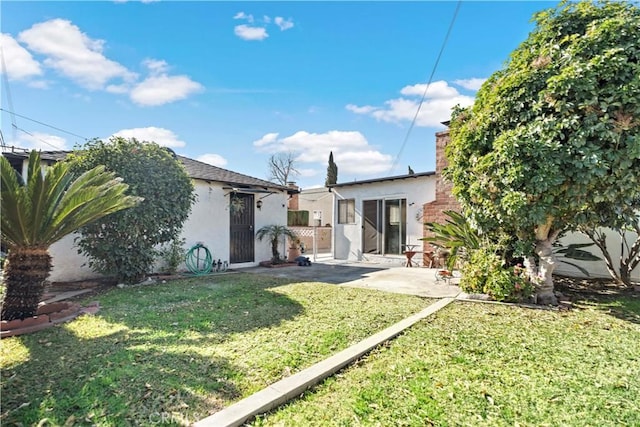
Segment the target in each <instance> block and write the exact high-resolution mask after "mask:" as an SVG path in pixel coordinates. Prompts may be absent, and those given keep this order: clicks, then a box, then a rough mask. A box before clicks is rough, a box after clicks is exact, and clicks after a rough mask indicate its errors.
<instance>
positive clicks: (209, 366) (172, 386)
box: [0, 327, 242, 425]
mask: <svg viewBox="0 0 640 427" xmlns="http://www.w3.org/2000/svg"><path fill="white" fill-rule="evenodd" d="M153 332H154V331H150V333H153ZM20 339H21V340H22V342H23V343H24V345H25V346H26V347H27V348H28V349H29V354H30V356H29V360H28V361H26V362H25V363H22V364H20V365H18V366H15V367H12V368H8V369H3V370H2V415H1V416H0V420H1V423H2V425H12V424H14V423H15V424H17V425H36V424H38V425H40V424H39V423H40V422H41V421H42V420H43V419H45V418H46V419H48V420H49V423H48V424H47V423H45V424H44V425H63V424H65V425H67V424H69V425H75V424H77V423H80V424H84V423H89V424H108V425H151V424H157V423H158V422H159V420H160V418H162V419H165V420H172V421H174V422H180V420H184V422H185V423H186V424H188V423H189V422H194V421H196V420H197V418H199V417H200V416H201V415H202V414H203V413H204V414H209V413H214V412H217V411H218V410H220V409H222V408H223V407H224V406H225V405H226V404H227V402H229V401H230V400H234V399H236V398H238V397H239V396H240V392H239V391H238V389H237V388H236V386H235V384H234V380H235V379H236V378H237V377H238V376H241V375H242V373H241V369H240V368H239V367H237V366H234V365H233V364H231V363H230V362H229V360H227V359H226V358H221V357H204V356H202V355H200V354H197V353H196V352H193V351H184V352H176V351H166V350H165V349H163V346H162V345H161V344H162V341H163V340H158V339H153V338H150V337H149V334H145V333H131V332H130V331H120V332H117V333H114V334H111V335H108V336H103V337H99V338H94V339H79V338H78V337H76V336H75V335H74V334H73V333H72V332H71V331H69V330H67V329H65V328H63V327H56V328H53V329H51V330H47V331H43V332H39V333H36V334H32V335H25V336H23V337H21V338H20ZM193 344H195V343H192V345H193ZM203 344H204V343H203ZM194 411H197V412H198V414H199V415H198V417H196V416H192V415H191V414H193V413H194ZM69 420H72V421H71V422H70V421H69ZM74 420H75V421H74Z"/></svg>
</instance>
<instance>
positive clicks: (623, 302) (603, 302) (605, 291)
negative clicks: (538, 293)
mask: <svg viewBox="0 0 640 427" xmlns="http://www.w3.org/2000/svg"><path fill="white" fill-rule="evenodd" d="M554 281H555V283H556V286H557V288H558V289H559V290H560V291H561V292H562V293H564V294H566V295H570V296H571V298H572V299H573V300H574V301H580V302H581V303H584V304H586V305H589V306H593V307H596V308H597V309H598V310H601V311H603V312H605V313H607V314H609V315H611V316H614V317H617V318H619V319H622V320H626V321H629V322H633V323H637V324H640V298H639V297H640V295H639V294H638V292H634V291H632V290H630V289H628V288H625V287H623V286H621V285H619V284H617V283H615V282H614V281H612V280H611V279H576V278H571V277H562V276H559V277H554Z"/></svg>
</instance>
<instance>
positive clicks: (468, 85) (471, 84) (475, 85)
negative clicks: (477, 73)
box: [453, 77, 487, 90]
mask: <svg viewBox="0 0 640 427" xmlns="http://www.w3.org/2000/svg"><path fill="white" fill-rule="evenodd" d="M486 81H487V79H479V78H476V77H474V78H471V79H462V80H454V81H453V82H454V83H455V84H457V85H458V86H461V87H463V88H465V89H469V90H478V89H480V86H482V83H484V82H486Z"/></svg>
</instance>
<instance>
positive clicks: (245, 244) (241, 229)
mask: <svg viewBox="0 0 640 427" xmlns="http://www.w3.org/2000/svg"><path fill="white" fill-rule="evenodd" d="M232 197H234V198H237V199H238V200H236V201H234V207H233V208H232V209H229V218H230V221H229V223H230V224H231V238H230V254H229V263H231V264H237V263H241V262H253V261H254V259H255V255H254V249H255V233H254V230H253V221H254V210H253V194H242V193H236V194H235V195H232Z"/></svg>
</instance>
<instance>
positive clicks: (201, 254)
mask: <svg viewBox="0 0 640 427" xmlns="http://www.w3.org/2000/svg"><path fill="white" fill-rule="evenodd" d="M184 263H185V264H186V266H187V269H188V270H189V271H190V272H191V273H192V274H194V275H196V276H204V275H205V274H210V273H211V272H222V271H226V270H227V268H228V267H229V263H228V262H227V261H224V262H222V261H221V260H218V262H215V261H214V260H213V256H212V255H211V251H209V248H207V247H206V246H205V245H204V244H203V243H202V242H198V243H196V244H195V245H194V246H192V247H191V249H189V250H188V251H187V255H186V256H185V259H184Z"/></svg>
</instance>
